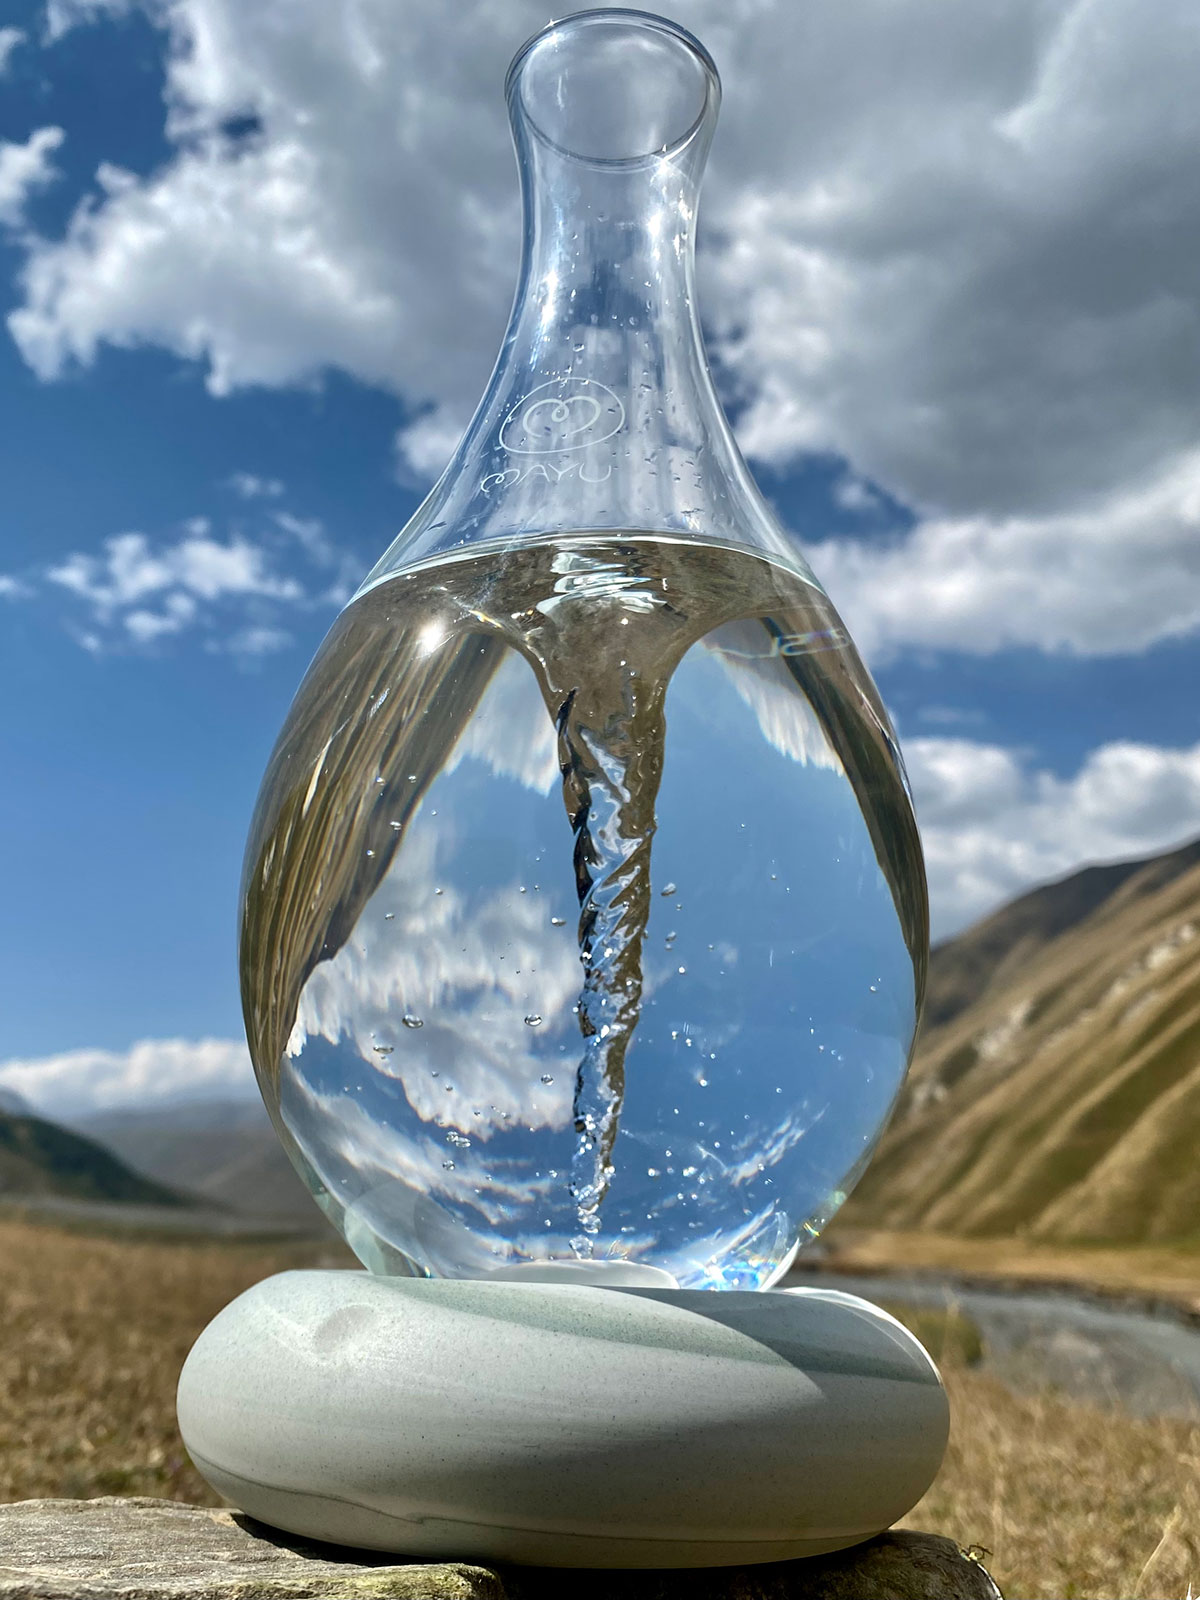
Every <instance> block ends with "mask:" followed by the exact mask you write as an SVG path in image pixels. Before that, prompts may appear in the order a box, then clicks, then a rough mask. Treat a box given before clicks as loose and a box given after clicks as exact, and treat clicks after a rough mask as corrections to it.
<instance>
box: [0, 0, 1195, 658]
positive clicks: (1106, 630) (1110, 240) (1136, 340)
mask: <svg viewBox="0 0 1200 1600" xmlns="http://www.w3.org/2000/svg"><path fill="white" fill-rule="evenodd" d="M145 3H146V8H147V9H148V11H149V14H150V16H151V17H152V18H153V19H154V20H155V21H156V22H158V23H159V24H160V25H161V26H163V27H165V28H166V29H168V31H169V35H170V61H169V73H168V133H169V135H170V137H171V138H172V139H173V140H174V141H175V144H176V154H175V156H174V158H173V159H172V160H171V161H170V162H169V163H168V164H167V165H165V166H164V167H163V168H162V169H161V170H160V171H158V172H157V173H155V174H152V175H150V176H149V177H146V178H140V177H136V176H134V175H132V174H129V173H123V172H120V171H118V170H117V169H115V168H113V167H112V166H103V167H102V168H101V169H100V173H99V178H100V182H101V186H102V190H103V192H102V194H101V197H100V199H99V200H98V201H95V202H88V203H86V204H84V205H83V206H81V208H80V209H79V211H78V212H77V213H76V216H75V217H74V219H73V221H72V223H71V225H70V227H69V229H68V231H67V234H66V236H65V237H64V238H63V239H61V240H41V241H32V242H31V246H30V255H29V260H28V265H27V275H26V279H25V286H24V304H23V305H22V306H20V307H19V308H18V310H17V311H16V312H15V313H14V315H13V318H12V329H13V332H14V334H15V336H16V338H17V340H18V343H19V344H20V346H21V348H22V350H23V351H24V354H25V356H26V359H27V360H28V361H29V362H30V363H31V364H32V365H33V366H34V367H35V368H36V369H37V370H38V371H39V372H41V373H42V374H43V375H46V376H51V375H53V374H54V373H57V372H59V371H61V370H62V369H63V367H64V365H66V364H69V363H70V362H71V361H72V360H80V361H84V362H86V361H89V360H91V359H92V357H93V356H94V354H95V352H96V350H97V348H98V347H99V345H100V344H102V343H104V342H109V343H113V344H117V345H126V346H129V345H137V344H143V343H153V344H158V345H162V346H165V347H166V348H168V349H171V350H174V351H176V352H178V353H179V354H180V355H182V356H185V357H188V358H191V359H195V360H197V361H200V362H203V363H204V364H205V365H206V366H207V369H208V373H209V382H210V386H211V387H212V389H213V390H214V392H216V393H224V392H227V391H228V390H230V389H231V388H234V387H236V386H239V385H247V384H295V383H305V382H309V381H312V380H313V379H314V378H315V377H316V376H317V375H319V374H320V372H321V371H322V370H323V369H325V368H328V367H339V368H341V369H343V370H345V371H346V372H349V373H351V374H352V375H354V376H355V377H357V378H359V379H362V380H364V381H365V382H368V383H371V384H377V385H381V386H384V387H387V388H391V389H393V390H395V391H397V392H399V393H401V394H402V395H403V396H404V397H405V399H406V401H407V402H408V404H409V406H410V407H411V409H412V410H413V411H414V412H415V413H417V420H416V421H415V422H414V423H413V424H412V425H411V426H410V427H409V428H407V429H406V431H405V433H404V435H403V445H404V448H405V451H406V453H407V458H408V461H409V463H410V465H411V467H412V468H414V469H415V470H417V471H418V472H421V473H424V474H426V475H431V474H432V473H434V472H436V471H437V470H438V468H439V467H440V466H441V465H442V463H443V462H444V460H445V458H446V455H447V453H448V451H449V450H450V448H451V447H452V444H453V442H454V440H455V439H456V437H457V434H458V430H459V428H460V427H461V424H462V422H463V420H464V418H465V417H466V415H467V414H468V412H469V410H470V407H471V405H472V404H473V402H474V401H475V399H476V398H477V397H478V394H479V392H480V390H481V388H482V385H483V382H484V380H485V378H486V375H487V371H488V366H489V363H490V361H491V359H492V356H493V354H494V351H495V348H496V344H497V341H498V337H499V334H500V331H501V327H502V323H503V318H504V313H505V310H506V308H507V301H508V295H509V292H510V286H511V283H512V280H513V275H514V269H515V259H516V248H517V238H518V217H517V204H516V194H515V184H514V176H513V169H512V164H511V157H510V154H509V146H508V138H507V132H506V129H505V125H504V115H503V108H502V105H501V97H500V92H499V91H500V81H501V77H502V74H503V70H504V66H505V63H506V61H507V58H508V56H509V55H510V53H511V51H512V50H513V48H514V46H515V45H516V44H518V43H519V42H520V40H521V38H522V37H523V36H524V35H525V34H526V33H527V32H530V31H532V30H533V29H534V28H536V27H537V26H539V25H541V24H542V23H543V22H544V21H545V12H544V9H540V8H539V7H538V6H537V5H536V4H534V0H512V3H511V4H509V5H506V6H504V7H500V6H496V5H494V4H492V3H490V0H462V4H460V5H459V6H458V7H456V9H455V20H454V28H453V46H454V47H453V48H452V49H451V48H448V47H447V40H448V32H447V30H448V27H449V24H448V22H447V14H446V11H445V8H444V7H442V6H440V5H435V4H433V3H432V0H353V3H351V0H336V3H329V0H287V4H286V5H285V4H284V0H262V3H259V4H256V5H253V6H247V5H244V4H241V3H240V0H171V3H170V4H159V3H157V0H153V3H152V0H145ZM131 5H132V0H130V4H129V5H126V4H125V3H123V0H104V3H99V0H56V3H55V6H54V9H53V14H52V17H51V23H52V31H53V30H55V29H56V30H57V31H59V32H61V31H62V30H63V29H65V28H67V27H69V26H71V25H73V24H77V23H81V22H87V21H94V20H95V19H96V18H98V17H102V16H104V15H105V14H111V13H115V12H118V11H121V10H125V9H130V8H131ZM675 10H676V12H677V14H678V15H679V17H680V20H681V21H683V22H684V23H686V24H687V25H688V26H690V27H692V28H694V29H695V30H696V31H698V32H699V33H700V35H701V36H702V37H703V38H705V40H706V41H707V42H709V44H710V45H711V47H712V49H713V51H714V54H715V55H716V56H717V59H718V62H719V65H720V66H721V68H722V73H723V76H724V78H725V85H726V97H725V109H724V112H723V123H722V130H721V133H720V136H719V138H718V141H717V146H716V149H715V152H714V158H713V167H712V172H711V175H710V181H709V184H708V186H707V188H706V195H705V221H706V226H707V230H708V231H707V238H708V251H707V258H706V261H705V263H704V264H703V269H702V278H703V289H704V300H705V304H706V307H707V310H708V313H709V316H710V319H711V322H712V325H713V328H714V330H715V333H716V342H717V346H718V350H719V354H720V356H721V358H722V363H723V369H724V370H725V371H726V372H727V373H728V374H729V377H730V381H731V382H732V384H733V385H734V386H735V388H736V389H737V390H738V392H739V396H740V399H741V401H742V402H743V406H744V409H743V412H742V416H741V421H740V430H741V436H742V439H743V442H744V444H745V445H746V446H747V447H748V448H749V449H750V450H751V451H752V452H753V453H755V454H757V455H758V456H759V457H761V458H765V459H767V460H770V461H773V462H776V463H781V462H785V461H786V460H788V459H790V458H791V457H792V456H794V455H795V454H796V453H797V452H802V451H806V450H817V451H822V452H832V453H833V454H834V455H837V456H841V457H843V458H845V459H846V461H847V462H848V463H849V465H850V469H851V472H850V475H849V476H848V477H847V478H846V479H845V480H843V482H842V485H841V487H840V488H839V489H838V491H837V494H836V498H838V499H839V500H840V501H841V503H842V504H843V506H845V507H847V508H849V509H859V510H868V509H870V506H869V502H868V498H867V497H868V495H869V492H870V491H869V490H867V489H866V487H865V485H866V484H867V483H870V484H873V485H876V486H877V487H878V488H879V489H880V490H882V491H884V492H886V493H888V494H890V495H891V496H893V497H896V498H898V499H900V500H902V501H904V502H905V503H907V504H910V505H912V506H913V507H915V508H916V509H917V510H918V511H919V512H920V514H921V521H920V525H919V527H918V528H917V530H916V531H915V532H914V533H913V534H911V535H909V536H908V537H906V538H904V539H902V540H900V541H899V542H898V544H897V545H896V547H895V548H894V549H893V550H889V551H884V552H882V553H880V552H877V551H875V550H874V549H871V548H868V547H865V546H859V545H856V544H853V543H849V542H841V543H839V544H837V545H830V544H826V545H824V546H821V547H820V548H818V549H817V551H816V561H815V564H816V566H817V570H818V572H820V573H821V574H822V575H823V576H826V577H827V579H828V582H829V586H830V589H831V591H832V592H833V594H834V596H835V598H836V599H838V600H839V601H841V602H842V603H843V605H844V609H845V610H846V611H847V613H848V615H849V620H850V622H851V626H852V628H854V629H856V630H858V629H861V630H862V631H863V632H864V633H865V634H866V635H867V638H868V640H869V641H874V642H875V644H876V646H877V647H884V646H888V645H904V644H911V643H921V644H940V645H945V646H946V647H948V648H953V649H970V650H980V649H987V650H991V649H995V648H998V647H1000V646H1002V645H1004V644H1008V643H1018V644H1029V645H1033V646H1036V647H1040V648H1070V649H1076V650H1081V651H1089V652H1100V651H1118V650H1119V651H1128V650H1139V649H1142V648H1144V647H1145V646H1146V645H1147V644H1149V643H1151V642H1152V641H1154V640H1156V639H1160V638H1164V637H1172V636H1176V635H1179V634H1181V633H1184V632H1190V631H1194V630H1195V629H1196V627H1197V626H1198V624H1200V593H1198V588H1200V584H1198V579H1197V573H1196V567H1195V557H1194V554H1193V552H1194V550H1195V548H1196V538H1195V532H1196V527H1195V521H1196V519H1195V505H1196V489H1195V483H1196V477H1197V457H1196V455H1195V445H1194V441H1195V439H1196V437H1197V436H1198V433H1200V353H1198V352H1200V280H1197V278H1196V275H1195V272H1194V262H1195V259H1196V256H1197V254H1198V252H1200V190H1198V189H1197V188H1196V186H1195V184H1194V183H1193V182H1192V177H1191V174H1192V168H1193V165H1194V151H1195V149H1196V147H1197V145H1198V144H1200V96H1197V95H1196V94H1195V93H1194V92H1193V91H1194V85H1195V82H1196V81H1197V77H1198V76H1200V35H1198V34H1197V32H1196V29H1195V27H1194V25H1193V18H1192V6H1191V4H1190V3H1189V0H1163V3H1162V4H1160V5H1159V6H1158V7H1156V9H1155V21H1154V26H1153V27H1147V26H1146V22H1145V14H1144V9H1143V8H1140V7H1139V6H1138V5H1137V4H1136V3H1135V0H1012V3H1011V4H1006V5H987V6H959V7H951V8H950V9H949V10H948V9H947V8H946V7H945V6H944V5H943V4H940V3H938V0H909V3H907V4H906V5H904V6H902V7H896V6H892V5H888V4H885V3H883V0H847V3H845V4H842V5H839V6H826V7H820V8H815V9H814V8H812V7H804V6H796V5H793V4H790V3H789V0H677V4H676V7H675ZM247 115H253V116H254V117H256V118H257V119H258V124H257V127H258V131H257V132H255V133H253V134H251V135H250V136H249V137H245V138H241V139H238V138H233V137H231V136H230V135H229V134H228V133H226V132H225V131H223V129H224V128H225V127H226V126H227V125H228V123H229V120H230V119H231V118H236V117H239V116H241V117H245V116H247ZM800 531H801V533H802V534H805V535H809V536H811V535H812V533H813V532H814V530H812V529H801V530H800ZM1135 544H1137V545H1138V546H1139V547H1140V549H1139V553H1138V555H1137V556H1136V558H1135V556H1134V554H1133V553H1132V551H1133V547H1134V545H1135ZM860 619H861V620H860Z"/></svg>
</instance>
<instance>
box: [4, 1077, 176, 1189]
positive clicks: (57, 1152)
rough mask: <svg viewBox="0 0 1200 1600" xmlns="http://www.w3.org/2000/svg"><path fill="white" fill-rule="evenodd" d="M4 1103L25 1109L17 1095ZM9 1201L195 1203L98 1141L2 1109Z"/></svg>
mask: <svg viewBox="0 0 1200 1600" xmlns="http://www.w3.org/2000/svg"><path fill="white" fill-rule="evenodd" d="M5 1099H6V1103H7V1104H10V1105H11V1104H13V1103H14V1102H16V1103H17V1104H18V1106H19V1105H20V1102H19V1100H18V1098H17V1097H16V1096H10V1095H6V1097H5ZM9 1199H19V1200H42V1199H61V1200H86V1201H120V1202H128V1203H129V1204H132V1205H143V1206H170V1207H176V1206H186V1205H188V1204H190V1203H191V1202H190V1201H189V1199H188V1198H187V1197H186V1196H184V1195H182V1194H180V1193H179V1191H178V1190H177V1189H176V1188H174V1187H173V1186H171V1185H168V1184H165V1183H158V1182H155V1181H154V1180H153V1179H152V1178H149V1177H143V1176H141V1175H140V1174H139V1173H136V1172H133V1171H131V1170H130V1168H129V1167H128V1166H126V1164H125V1163H124V1162H123V1161H121V1160H119V1159H118V1157H117V1156H115V1155H114V1154H113V1153H112V1152H111V1151H110V1150H106V1149H105V1148H104V1146H103V1145H102V1144H98V1143H97V1142H96V1141H95V1140H94V1139H88V1138H85V1137H83V1136H82V1135H81V1134H78V1133H72V1132H70V1131H69V1130H68V1129H66V1128H60V1127H59V1126H58V1125H57V1123H54V1122H46V1121H45V1120H44V1119H43V1118H41V1117H35V1116H29V1115H22V1114H20V1112H19V1111H18V1112H17V1113H15V1114H14V1112H12V1111H8V1110H0V1200H9Z"/></svg>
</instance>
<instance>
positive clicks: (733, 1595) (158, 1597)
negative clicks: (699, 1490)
mask: <svg viewBox="0 0 1200 1600" xmlns="http://www.w3.org/2000/svg"><path fill="white" fill-rule="evenodd" d="M613 1596H620V1600H1000V1591H999V1589H997V1588H996V1585H995V1584H994V1583H993V1582H992V1580H991V1578H990V1577H989V1576H988V1574H987V1573H986V1571H985V1570H984V1569H983V1567H982V1566H980V1565H979V1563H978V1562H976V1561H974V1560H972V1559H970V1558H969V1557H967V1556H966V1555H964V1554H963V1552H962V1551H960V1550H959V1549H958V1547H957V1546H956V1545H955V1544H953V1543H952V1542H951V1541H950V1540H949V1539H940V1538H937V1537H935V1536H934V1535H933V1534H928V1533H886V1534H883V1535H882V1536H881V1537H880V1538H878V1539H873V1540H872V1541H871V1542H870V1543H869V1544H865V1545H859V1546H858V1547H857V1548H856V1549H854V1550H846V1551H842V1552H841V1553H840V1554H838V1555H833V1556H818V1557H814V1558H812V1559H811V1560H808V1561H787V1562H781V1563H778V1564H776V1565H772V1566H761V1567H724V1568H720V1569H712V1570H709V1571H707V1572H703V1571H696V1570H694V1569H693V1570H691V1571H687V1572H580V1571H570V1572H567V1571H550V1570H548V1569H542V1568H532V1567H524V1568H514V1567H504V1568H499V1567H497V1568H491V1567H479V1566H472V1565H469V1564H467V1563H462V1562H421V1563H402V1564H397V1563H396V1562H395V1561H394V1560H393V1559H392V1558H391V1557H389V1556H381V1555H378V1554H376V1553H375V1552H371V1551H356V1550H341V1549H339V1548H337V1547H336V1546H332V1545H311V1544H305V1543H304V1542H303V1541H302V1540H299V1539H293V1538H292V1537H291V1536H290V1535H288V1534H283V1533H279V1532H278V1531H277V1530H275V1529H272V1528H266V1527H264V1526H263V1525H262V1524H261V1523H255V1522H251V1521H250V1520H249V1519H248V1518H246V1517H243V1516H241V1515H240V1513H238V1512H236V1511H223V1510H222V1511H218V1510H213V1509H211V1508H208V1507H204V1506H190V1505H182V1504H180V1503H178V1502H177V1501H173V1500H150V1499H116V1498H113V1499H103V1500H24V1501H20V1502H19V1503H17V1504H16V1505H5V1506H0V1600H612V1597H613Z"/></svg>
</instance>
